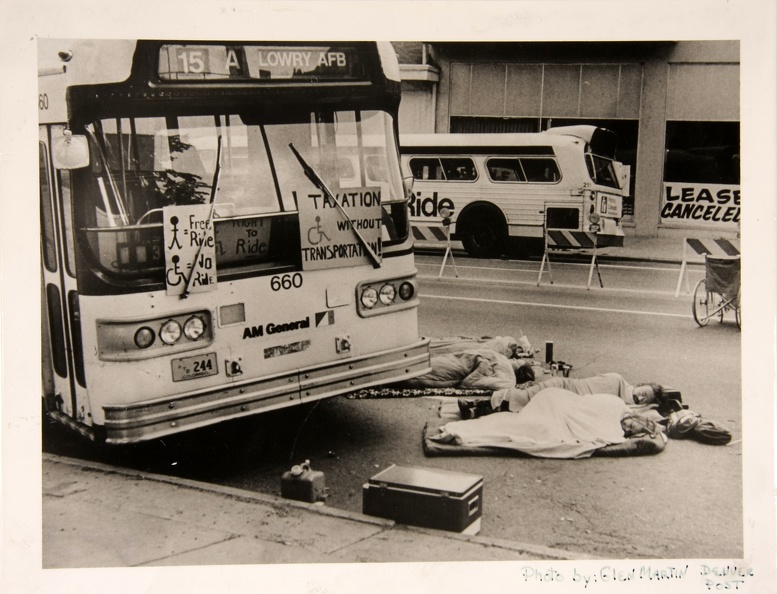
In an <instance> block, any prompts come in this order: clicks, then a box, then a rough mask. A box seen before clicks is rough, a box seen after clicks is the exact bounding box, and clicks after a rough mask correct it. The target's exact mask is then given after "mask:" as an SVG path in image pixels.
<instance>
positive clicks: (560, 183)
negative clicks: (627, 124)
mask: <svg viewBox="0 0 777 594" xmlns="http://www.w3.org/2000/svg"><path fill="white" fill-rule="evenodd" d="M400 143H401V146H400V151H401V153H402V167H403V171H404V172H405V173H406V174H407V175H412V176H413V178H414V188H413V194H414V195H413V197H412V198H411V201H410V221H411V224H412V225H413V227H414V231H416V230H418V231H419V235H418V239H424V238H425V237H433V236H431V235H425V233H424V230H425V229H434V228H439V226H440V225H441V223H442V216H441V215H440V209H441V208H445V209H447V211H449V212H450V213H451V214H450V222H451V228H450V231H451V233H452V236H453V238H454V239H460V240H461V241H462V243H463V244H464V248H465V249H466V250H467V252H468V253H469V254H470V255H472V256H476V257H493V256H497V255H500V254H501V253H503V252H504V250H505V249H506V247H507V243H508V239H509V238H518V239H521V240H524V241H523V244H524V246H527V247H528V246H529V245H530V244H531V243H532V242H533V243H535V245H541V244H542V240H543V237H544V233H545V229H565V230H570V231H579V232H585V233H591V234H594V233H595V234H596V241H597V245H598V246H622V245H623V229H622V227H621V217H622V214H623V196H624V195H627V194H628V189H629V183H628V170H627V169H626V168H624V167H623V166H622V165H621V164H620V163H618V162H617V161H615V160H614V157H615V146H616V138H615V135H614V134H613V133H612V132H610V131H608V130H604V129H602V128H597V127H594V126H586V125H580V126H564V127H558V128H551V129H549V130H547V131H545V132H538V133H527V134H417V135H414V134H409V135H402V137H401V138H400Z"/></svg>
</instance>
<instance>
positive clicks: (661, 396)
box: [637, 382, 666, 404]
mask: <svg viewBox="0 0 777 594" xmlns="http://www.w3.org/2000/svg"><path fill="white" fill-rule="evenodd" d="M640 386H650V387H651V388H653V393H654V394H655V395H656V400H655V403H656V404H663V402H664V401H665V400H666V392H665V391H664V387H663V386H662V385H660V384H657V383H655V382H642V383H641V384H637V387H638V388H639V387H640Z"/></svg>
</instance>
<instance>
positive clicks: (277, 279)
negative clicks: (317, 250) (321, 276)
mask: <svg viewBox="0 0 777 594" xmlns="http://www.w3.org/2000/svg"><path fill="white" fill-rule="evenodd" d="M301 286H302V275H301V274H300V273H299V272H295V273H294V274H284V275H282V276H274V277H272V278H271V279H270V288H272V290H273V291H280V290H281V289H283V290H284V291H288V290H289V289H292V288H294V289H299V288H300V287H301Z"/></svg>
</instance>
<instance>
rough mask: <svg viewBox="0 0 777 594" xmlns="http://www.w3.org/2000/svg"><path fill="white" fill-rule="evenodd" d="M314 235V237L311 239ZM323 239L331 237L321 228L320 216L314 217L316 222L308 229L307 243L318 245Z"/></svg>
mask: <svg viewBox="0 0 777 594" xmlns="http://www.w3.org/2000/svg"><path fill="white" fill-rule="evenodd" d="M314 237H315V239H313V238H314ZM324 239H326V240H327V241H332V238H331V237H329V235H327V234H326V233H325V232H324V231H323V230H322V229H321V217H316V224H315V225H314V226H313V227H310V229H308V243H309V244H310V245H318V244H320V243H321V242H322V241H323V240H324Z"/></svg>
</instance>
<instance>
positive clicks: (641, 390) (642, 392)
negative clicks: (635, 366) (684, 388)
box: [632, 382, 665, 404]
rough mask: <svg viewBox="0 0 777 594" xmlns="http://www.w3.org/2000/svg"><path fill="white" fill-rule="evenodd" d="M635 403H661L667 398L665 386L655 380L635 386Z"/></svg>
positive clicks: (633, 393) (633, 395)
mask: <svg viewBox="0 0 777 594" xmlns="http://www.w3.org/2000/svg"><path fill="white" fill-rule="evenodd" d="M632 398H634V404H661V403H662V402H663V401H664V400H665V395H664V388H663V387H662V386H660V385H659V384H656V383H653V382H645V383H642V384H637V385H636V386H634V390H633V391H632Z"/></svg>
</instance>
